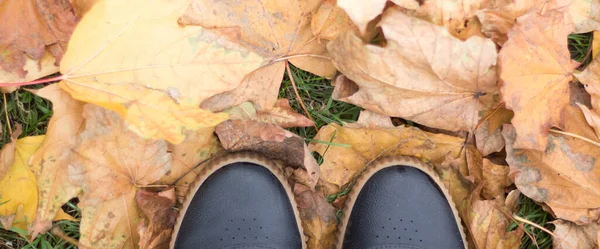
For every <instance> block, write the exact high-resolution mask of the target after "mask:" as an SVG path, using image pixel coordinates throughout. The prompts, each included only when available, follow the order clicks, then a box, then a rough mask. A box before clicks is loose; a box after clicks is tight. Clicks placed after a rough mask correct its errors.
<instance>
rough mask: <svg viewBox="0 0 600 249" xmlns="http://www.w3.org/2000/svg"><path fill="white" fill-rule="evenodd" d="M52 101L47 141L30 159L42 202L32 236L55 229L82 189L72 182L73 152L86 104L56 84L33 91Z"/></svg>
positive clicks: (39, 202)
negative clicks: (65, 207) (54, 222)
mask: <svg viewBox="0 0 600 249" xmlns="http://www.w3.org/2000/svg"><path fill="white" fill-rule="evenodd" d="M33 92H34V93H35V94H36V95H38V96H40V97H43V98H46V99H49V100H50V101H52V111H53V113H54V114H53V115H52V118H51V119H50V122H49V123H48V130H47V131H46V139H44V142H43V143H42V145H41V146H40V148H39V149H38V150H37V151H36V152H35V153H34V154H33V155H32V156H31V158H30V160H29V165H31V169H32V171H33V172H34V174H35V176H36V178H37V186H38V189H39V194H38V195H39V200H38V208H37V214H36V220H35V222H34V226H33V228H32V231H33V234H34V236H35V234H38V233H43V232H45V231H48V230H49V229H50V228H51V227H52V219H53V218H54V217H55V216H56V214H57V212H59V211H60V210H62V209H61V206H62V205H63V204H64V203H65V202H67V201H69V200H70V199H72V198H74V197H76V196H77V195H78V194H79V192H80V191H81V188H80V186H79V184H78V183H76V182H71V181H70V180H69V173H70V172H72V171H73V170H74V167H73V166H72V165H71V160H72V149H73V148H74V146H75V144H76V135H77V134H78V133H79V131H80V130H81V129H82V128H83V116H82V112H83V105H84V103H83V102H79V101H77V100H75V99H73V98H72V97H71V95H69V93H67V92H65V91H63V90H61V89H60V88H59V87H58V85H56V84H53V85H49V86H47V87H44V88H42V89H40V90H36V91H33Z"/></svg>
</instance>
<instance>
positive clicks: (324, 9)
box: [311, 0, 358, 41]
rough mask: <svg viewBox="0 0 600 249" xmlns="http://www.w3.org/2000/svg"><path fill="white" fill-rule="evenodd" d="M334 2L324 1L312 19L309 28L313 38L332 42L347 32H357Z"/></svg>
mask: <svg viewBox="0 0 600 249" xmlns="http://www.w3.org/2000/svg"><path fill="white" fill-rule="evenodd" d="M336 2H337V1H336V0H325V1H324V2H323V3H322V4H321V6H320V7H319V10H318V11H317V13H315V15H314V16H313V18H312V21H311V28H312V32H313V34H314V35H315V37H316V38H317V39H318V40H319V41H320V39H325V40H330V41H333V40H335V38H337V37H338V36H339V35H340V34H341V33H344V32H346V31H348V30H355V31H356V32H358V27H357V26H356V25H354V23H353V22H352V20H351V19H350V17H349V16H348V14H346V12H345V11H344V10H343V9H341V8H339V7H338V6H337V5H336Z"/></svg>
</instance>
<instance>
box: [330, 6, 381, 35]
mask: <svg viewBox="0 0 600 249" xmlns="http://www.w3.org/2000/svg"><path fill="white" fill-rule="evenodd" d="M386 3H387V0H371V1H362V0H337V5H338V6H339V7H340V8H341V9H342V10H344V11H345V12H346V13H347V14H348V16H349V17H350V19H351V20H352V21H353V22H354V23H355V24H356V26H357V27H358V30H359V31H360V33H361V34H364V33H365V32H366V31H367V25H368V24H369V22H370V21H371V20H373V19H375V17H377V16H378V15H380V14H381V12H383V8H384V7H385V4H386Z"/></svg>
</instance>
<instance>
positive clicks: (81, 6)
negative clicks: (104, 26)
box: [69, 0, 99, 17]
mask: <svg viewBox="0 0 600 249" xmlns="http://www.w3.org/2000/svg"><path fill="white" fill-rule="evenodd" d="M69 2H71V5H72V6H73V8H74V9H75V12H76V13H77V16H80V17H81V16H83V15H85V13H87V12H88V11H89V10H90V9H91V8H92V7H94V5H95V4H96V3H97V2H99V0H69Z"/></svg>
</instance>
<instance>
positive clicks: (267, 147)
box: [215, 120, 320, 187]
mask: <svg viewBox="0 0 600 249" xmlns="http://www.w3.org/2000/svg"><path fill="white" fill-rule="evenodd" d="M215 132H216V133H217V136H218V137H219V140H220V141H221V144H222V145H223V148H225V149H226V150H227V151H230V152H236V151H252V152H256V153H258V154H261V155H264V156H266V157H268V158H270V159H273V160H281V161H283V162H284V163H285V165H287V166H291V167H294V168H298V167H302V168H305V169H306V171H307V173H308V175H309V176H310V178H309V179H310V180H309V186H311V187H314V186H315V185H316V184H317V181H318V180H319V177H320V170H319V164H318V163H317V162H316V161H315V159H314V158H313V157H312V155H311V153H310V151H309V150H308V147H307V146H306V143H304V139H303V138H301V137H299V136H297V135H295V134H294V133H291V132H289V131H287V130H284V129H282V128H281V127H278V126H276V125H272V124H265V123H259V122H255V121H252V120H227V121H225V122H223V123H221V124H219V125H218V126H217V127H216V129H215Z"/></svg>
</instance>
